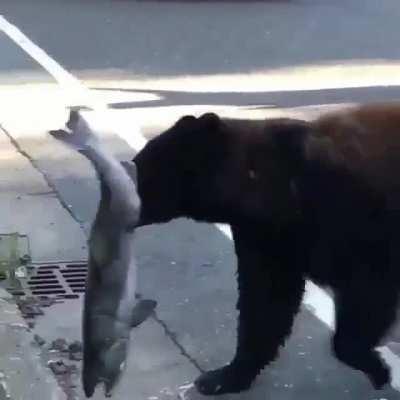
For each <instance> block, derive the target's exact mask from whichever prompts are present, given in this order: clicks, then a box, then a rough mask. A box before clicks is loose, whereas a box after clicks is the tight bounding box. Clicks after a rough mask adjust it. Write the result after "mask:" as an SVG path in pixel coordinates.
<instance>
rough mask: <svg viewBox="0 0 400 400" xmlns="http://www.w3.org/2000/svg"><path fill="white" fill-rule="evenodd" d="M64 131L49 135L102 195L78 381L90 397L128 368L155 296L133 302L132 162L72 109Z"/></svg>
mask: <svg viewBox="0 0 400 400" xmlns="http://www.w3.org/2000/svg"><path fill="white" fill-rule="evenodd" d="M67 127H68V128H69V130H70V132H68V131H65V130H57V131H51V132H50V134H51V135H52V136H53V137H54V138H55V139H57V140H59V141H61V142H62V143H64V144H66V145H68V146H70V147H72V148H73V149H75V150H77V151H79V152H80V153H81V154H82V155H84V156H85V157H86V158H87V159H88V160H89V161H90V162H91V163H92V165H93V166H94V168H95V170H96V173H97V176H98V178H99V181H100V192H101V198H100V203H99V207H98V210H97V213H96V217H95V219H94V222H93V225H92V227H91V232H90V237H89V241H88V242H89V256H88V259H89V262H88V275H87V280H86V289H85V298H84V311H83V321H82V327H83V329H82V336H83V369H82V383H83V389H84V392H85V395H86V397H91V396H92V395H93V393H94V391H95V388H96V386H97V384H98V383H103V384H104V389H105V395H106V396H111V394H112V391H113V389H114V387H115V386H116V385H117V383H118V381H119V379H120V377H121V376H122V373H123V371H124V369H125V366H126V358H127V354H128V350H129V341H130V332H131V328H132V327H134V326H137V325H139V324H140V323H142V322H143V321H144V320H145V319H147V318H148V316H149V315H150V314H151V312H152V311H153V310H154V308H155V306H156V302H155V301H153V300H141V301H137V300H136V285H137V268H136V263H135V257H134V251H133V239H134V234H135V232H134V230H135V226H136V224H137V222H138V220H139V214H140V199H139V196H138V193H137V191H136V183H135V182H136V168H135V164H134V163H133V162H122V163H120V162H119V161H118V160H117V159H116V158H114V156H113V155H112V154H110V153H108V152H107V151H106V150H105V149H104V147H102V146H101V145H100V142H99V140H98V139H97V137H96V135H95V134H94V132H92V130H91V128H90V126H89V125H88V123H87V122H86V121H85V120H84V119H83V117H82V116H81V115H80V114H79V113H78V112H76V111H72V112H71V114H70V118H69V121H68V122H67Z"/></svg>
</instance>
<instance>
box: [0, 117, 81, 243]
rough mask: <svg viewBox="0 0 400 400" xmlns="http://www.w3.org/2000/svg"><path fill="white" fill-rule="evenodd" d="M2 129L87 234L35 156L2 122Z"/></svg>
mask: <svg viewBox="0 0 400 400" xmlns="http://www.w3.org/2000/svg"><path fill="white" fill-rule="evenodd" d="M0 130H1V131H2V132H3V133H4V134H5V135H6V136H7V138H8V140H9V141H10V143H11V144H12V145H13V146H14V148H15V150H16V151H17V152H18V153H19V154H21V155H22V156H23V157H24V158H26V159H27V160H28V161H29V163H30V164H31V165H32V167H33V168H34V169H35V170H36V171H37V172H38V173H39V174H40V175H41V176H42V178H43V179H44V181H45V182H46V184H47V186H48V187H49V188H50V189H51V191H52V192H51V193H54V195H55V197H56V198H57V200H58V201H59V203H60V205H61V207H62V208H64V210H65V211H67V213H68V214H69V215H70V216H71V217H72V219H73V220H74V221H75V222H76V223H77V224H78V225H79V227H80V228H81V229H82V231H83V233H84V235H85V236H87V235H86V233H85V229H84V225H83V221H81V220H80V219H79V218H78V216H77V215H76V214H75V213H74V212H73V210H72V208H71V207H69V206H68V204H67V203H66V202H65V201H64V199H63V198H62V196H61V194H60V192H59V191H58V190H57V187H56V185H54V184H53V182H52V181H51V179H50V178H49V176H48V175H47V174H46V173H45V172H44V171H42V170H41V169H40V167H39V165H38V164H37V162H36V161H35V159H34V158H33V157H31V156H30V155H29V154H28V153H27V152H26V151H25V150H24V149H23V148H22V147H21V146H20V145H19V143H18V141H17V140H15V139H14V138H13V136H12V135H11V133H10V132H9V131H8V130H7V129H6V128H5V127H4V126H3V125H2V124H1V123H0Z"/></svg>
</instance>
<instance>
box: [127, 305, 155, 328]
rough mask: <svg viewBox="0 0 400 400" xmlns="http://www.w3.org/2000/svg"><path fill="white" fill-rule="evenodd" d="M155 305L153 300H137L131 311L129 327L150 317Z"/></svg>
mask: <svg viewBox="0 0 400 400" xmlns="http://www.w3.org/2000/svg"><path fill="white" fill-rule="evenodd" d="M156 306H157V302H156V301H155V300H146V299H144V300H139V301H138V303H137V304H136V305H135V307H134V309H133V312H132V320H131V327H132V328H135V327H136V326H139V325H140V324H141V323H142V322H144V321H146V319H147V318H149V317H150V315H151V314H152V312H153V311H154V309H155V308H156Z"/></svg>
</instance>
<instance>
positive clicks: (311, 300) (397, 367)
mask: <svg viewBox="0 0 400 400" xmlns="http://www.w3.org/2000/svg"><path fill="white" fill-rule="evenodd" d="M0 30H1V31H3V32H4V33H5V34H6V35H7V36H8V37H9V38H10V39H11V40H13V41H14V42H15V43H16V44H17V45H18V46H19V47H21V48H22V49H23V50H24V51H25V52H26V53H27V54H29V55H30V56H31V57H32V58H33V59H34V60H35V61H36V62H37V63H38V64H40V65H41V66H42V67H43V68H44V69H45V70H46V71H47V72H48V73H49V74H50V75H51V76H52V77H53V78H54V79H55V80H56V81H57V82H58V84H59V85H60V86H61V87H62V88H63V89H64V90H65V91H66V94H67V95H69V96H71V97H72V99H73V102H76V100H77V99H79V100H80V103H81V104H82V105H86V106H89V107H90V108H92V109H93V110H94V111H101V112H103V113H105V112H106V111H107V105H106V104H105V103H104V102H102V101H101V99H100V98H99V97H97V96H96V95H95V93H94V92H93V91H90V90H89V89H88V88H87V87H86V86H85V85H84V84H83V83H82V82H81V81H80V80H79V79H77V78H76V77H75V76H73V75H72V74H71V73H70V72H68V71H67V70H66V69H64V68H63V67H62V66H61V65H60V64H59V63H57V62H56V61H55V60H54V59H53V58H51V57H50V56H49V55H48V54H47V53H46V52H45V51H44V50H43V49H41V48H40V47H39V46H38V45H36V44H35V43H34V42H32V41H31V40H30V39H29V38H28V37H27V36H26V35H25V34H24V33H23V32H22V31H21V30H20V29H18V28H17V27H16V26H15V25H13V24H11V23H10V22H8V21H7V20H6V19H5V18H4V16H2V15H0ZM72 104H74V103H72ZM70 105H71V104H70ZM103 115H104V114H103ZM100 118H101V117H100ZM117 133H120V132H117ZM121 137H122V139H124V140H125V141H126V142H127V143H128V144H129V145H130V146H131V147H132V148H133V149H134V150H135V151H139V150H140V149H142V148H143V147H144V145H145V144H146V142H147V140H146V138H145V137H144V136H143V135H142V134H141V133H140V132H139V130H138V132H136V134H130V135H127V134H124V135H121ZM215 226H216V227H217V228H218V229H219V230H220V231H221V232H222V233H223V234H224V235H225V236H226V237H227V238H229V239H230V240H232V232H231V229H230V227H229V226H228V225H222V224H215ZM303 304H304V305H305V306H306V308H307V309H308V310H309V311H310V312H311V313H313V314H314V315H315V316H316V317H317V318H318V319H319V320H320V321H322V322H323V323H324V324H325V325H327V326H328V327H329V328H330V329H334V325H335V322H334V315H335V314H334V303H333V300H332V298H331V297H330V296H329V294H328V293H326V291H325V290H323V289H321V288H319V287H318V286H316V285H315V284H314V283H312V282H310V281H308V282H307V286H306V293H305V296H304V299H303ZM379 351H380V352H381V355H382V357H383V358H384V359H385V360H386V362H387V363H388V364H389V365H390V366H391V368H392V375H393V376H392V382H391V384H392V387H393V388H394V389H396V390H399V391H400V358H399V357H398V356H397V355H396V354H394V353H393V352H392V351H391V350H390V349H389V348H388V347H387V346H383V347H381V348H379Z"/></svg>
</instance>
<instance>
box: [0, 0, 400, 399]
mask: <svg viewBox="0 0 400 400" xmlns="http://www.w3.org/2000/svg"><path fill="white" fill-rule="evenodd" d="M342 3H343V2H340V1H337V0H335V1H333V2H330V3H329V4H326V2H323V1H306V0H304V1H284V0H281V1H271V2H269V1H265V2H261V1H260V2H238V1H237V2H234V3H230V2H225V1H223V2H213V1H207V2H198V1H193V2H190V1H185V2H169V1H160V2H150V1H145V0H143V1H111V0H110V1H106V0H98V1H95V0H90V1H78V0H74V1H69V2H63V1H61V0H60V1H50V0H37V1H35V2H30V1H28V0H21V1H18V2H15V1H12V0H3V1H2V7H1V10H0V12H1V13H2V14H3V16H4V17H5V18H6V19H7V21H10V23H12V24H14V25H15V26H16V27H18V28H19V29H20V30H22V31H23V32H24V33H25V34H26V35H27V37H28V38H30V40H32V42H34V43H36V44H37V45H38V46H40V47H41V48H42V49H43V50H45V51H46V52H47V53H48V55H49V56H50V57H51V58H52V59H53V60H55V61H56V62H57V63H58V64H59V65H60V66H61V67H63V68H64V69H65V70H66V72H67V71H69V72H70V73H71V74H72V77H73V81H69V80H68V79H66V80H63V78H62V77H61V78H60V77H59V76H54V74H53V73H52V72H54V71H52V69H51V68H50V70H46V65H45V66H40V65H39V64H38V63H37V62H36V61H34V60H33V59H32V58H31V57H30V56H29V55H28V54H27V53H26V51H24V50H22V49H21V48H20V47H19V46H18V45H17V44H16V43H15V42H14V41H13V40H11V39H10V37H9V36H7V35H6V34H4V33H1V32H0V54H1V56H0V94H1V96H0V124H1V127H2V131H0V134H1V136H0V143H1V146H2V147H1V152H0V159H1V161H2V165H3V167H2V168H1V170H0V171H1V173H0V182H1V185H2V186H1V187H2V189H1V193H0V201H1V211H0V215H1V219H0V231H1V232H9V231H11V230H13V229H15V228H17V229H18V230H19V231H23V232H24V233H28V234H29V236H30V238H31V240H32V245H33V246H32V254H33V257H34V261H37V262H44V261H51V262H54V261H68V260H69V261H77V260H81V259H83V258H84V257H85V252H86V248H85V235H84V233H87V229H88V226H89V225H90V221H91V219H92V218H93V213H94V211H95V206H96V202H97V200H98V192H97V184H96V181H95V179H94V175H93V171H92V170H91V169H90V168H89V165H88V163H87V162H86V161H85V160H83V159H81V158H80V157H79V156H77V155H76V154H73V153H72V152H70V151H68V150H67V149H65V148H63V147H61V146H60V145H58V144H57V143H54V142H53V141H51V140H50V139H49V138H48V137H46V131H47V130H48V129H50V128H54V127H58V126H60V125H62V124H63V123H64V121H65V118H66V116H67V109H66V106H71V105H75V106H77V105H78V106H82V105H87V103H90V104H93V103H95V104H103V105H108V106H109V109H108V110H107V111H105V112H100V111H98V112H96V113H92V115H91V118H92V119H93V123H94V124H97V126H98V127H99V128H102V138H103V140H104V141H105V142H106V143H107V145H108V146H110V147H111V149H112V150H113V151H114V152H115V153H116V154H118V156H119V157H121V158H128V157H131V156H132V155H133V154H134V153H135V150H136V149H137V148H140V146H141V145H143V143H144V142H143V140H142V139H141V140H139V139H138V137H139V136H138V135H141V134H142V135H144V136H145V137H146V138H150V137H151V136H153V135H155V134H157V133H158V132H160V130H162V129H163V128H165V127H166V126H168V124H170V123H172V122H173V121H174V120H175V119H176V118H178V117H179V116H181V115H182V114H186V113H194V114H200V113H202V112H205V111H210V110H213V111H216V112H218V113H220V114H221V115H224V116H230V117H235V118H239V117H246V118H265V117H269V116H280V115H288V116H296V117H301V118H313V117H315V116H316V115H318V113H320V112H321V111H325V110H327V109H332V108H336V107H343V106H345V105H347V104H350V103H355V102H364V101H373V100H392V99H396V98H398V97H399V94H400V91H399V89H398V85H399V81H400V75H399V74H398V71H399V67H400V46H398V21H399V17H400V4H399V3H398V2H397V1H396V0H390V1H385V2H382V3H380V2H376V1H372V0H370V1H368V0H367V1H366V0H355V1H352V2H349V3H351V4H342ZM39 61H40V60H39ZM78 80H80V81H81V82H82V83H83V85H82V86H81V85H80V84H79V81H78ZM71 82H72V83H73V84H72V83H71ZM70 83H71V87H69V84H70ZM85 87H87V88H90V90H89V91H86V90H80V88H85ZM17 200H18V201H19V202H18V201H17ZM17 216H18V217H17ZM136 246H137V249H138V259H139V264H140V274H141V275H140V280H141V282H140V283H141V292H142V293H143V295H146V296H149V297H153V298H155V299H157V300H158V302H159V307H158V310H157V315H156V317H155V318H154V319H152V320H151V321H148V322H146V323H145V324H144V325H143V326H142V327H141V328H140V329H138V330H137V331H135V333H134V336H133V341H132V344H133V346H132V352H131V355H130V358H129V362H128V364H129V368H128V371H127V373H126V375H125V377H124V379H123V381H122V382H121V385H120V387H119V391H118V392H117V393H116V395H115V398H116V399H126V398H133V399H152V400H157V399H177V398H180V399H187V400H194V399H198V398H201V396H199V395H198V394H196V392H195V391H194V390H193V388H191V387H190V383H191V382H192V380H193V379H194V378H195V377H196V376H197V375H198V374H199V373H200V370H205V369H209V368H215V367H218V366H221V365H223V364H224V363H225V362H227V361H228V360H229V359H230V358H231V356H232V353H233V350H234V343H235V325H236V324H235V318H236V312H235V310H234V304H235V300H236V282H235V276H234V270H235V259H234V256H233V248H232V242H231V241H230V240H229V238H228V237H227V236H226V235H224V234H223V233H221V232H220V231H219V230H218V229H216V227H214V226H212V225H205V224H195V223H193V222H190V221H186V220H178V221H174V222H171V223H170V224H166V225H163V226H156V227H148V228H144V229H142V230H141V231H140V233H139V238H138V242H137V243H136ZM7 304H8V302H7ZM317 305H318V304H317ZM80 306H81V304H80V300H69V301H67V302H65V303H64V304H56V305H52V306H51V307H49V308H46V309H45V310H44V311H45V315H44V316H39V317H37V318H36V323H35V327H34V328H33V330H32V331H31V332H25V333H18V335H19V336H18V335H12V334H10V332H13V329H17V328H16V327H15V324H17V325H18V326H19V325H20V324H22V322H21V321H20V319H18V318H19V317H18V314H15V312H16V310H15V307H14V309H11V310H10V309H8V308H7V310H6V309H5V308H4V306H2V307H1V311H2V313H0V322H2V323H1V326H4V327H5V328H4V329H6V332H8V333H3V334H2V335H1V336H0V346H1V348H4V347H7V348H8V349H13V347H12V346H16V347H15V348H17V347H18V348H21V346H23V348H24V349H25V348H26V349H28V350H27V351H25V352H22V353H18V357H19V359H20V360H22V361H21V362H19V364H18V362H17V363H16V362H15V361H16V360H13V357H12V354H11V353H12V351H10V350H9V351H8V352H7V353H6V354H5V355H4V356H3V357H2V358H1V359H0V369H1V371H3V373H4V376H3V375H1V379H0V381H1V382H0V383H1V385H0V386H1V387H3V386H4V387H5V388H6V389H7V390H8V391H9V392H10V396H11V397H12V398H15V399H17V398H20V399H23V400H25V399H30V398H32V399H36V398H37V399H47V398H48V399H57V400H58V399H62V398H63V396H64V397H67V398H69V399H72V398H77V397H78V398H83V397H82V393H81V390H80V386H79V381H78V380H77V378H76V377H75V376H74V375H72V376H71V377H70V378H68V379H64V378H63V379H60V376H57V375H55V376H54V375H53V373H52V372H51V371H50V370H49V369H48V368H47V366H46V362H47V361H48V360H49V358H51V357H53V358H54V357H55V358H57V357H58V355H56V354H54V353H51V352H49V351H48V347H47V346H48V344H49V343H50V342H51V341H52V340H54V339H56V338H64V339H66V340H67V341H68V342H72V341H74V340H76V339H80V314H81V310H80ZM320 306H321V307H323V306H322V305H320ZM6 311H7V312H6ZM10 313H11V314H13V315H15V318H17V319H18V321H17V322H15V321H14V320H13V321H12V322H10V320H9V319H6V317H7V316H9V315H10ZM316 315H317V316H318V310H317V312H316V310H313V309H312V308H309V309H307V307H304V309H303V311H302V312H301V314H300V315H299V318H298V320H297V321H296V325H295V329H294V333H293V336H292V338H291V339H290V340H289V342H288V344H287V346H286V347H285V348H284V349H283V350H282V352H281V357H280V358H279V360H278V361H277V362H276V363H274V364H273V365H272V366H271V367H270V368H268V369H267V370H266V371H265V372H264V373H263V374H262V375H261V376H260V377H259V379H258V380H257V381H256V383H255V385H254V387H253V388H252V389H251V390H250V391H248V392H246V393H242V394H240V395H236V396H226V397H225V398H229V399H236V398H240V399H246V400H247V399H250V400H253V399H254V400H255V399H263V398H271V399H282V400H288V399H310V400H313V399H321V398H323V399H342V398H343V399H352V400H364V399H368V400H369V399H371V400H372V399H383V398H385V399H398V398H400V394H399V392H398V391H396V390H393V389H390V388H389V389H387V390H385V391H382V392H375V391H373V390H372V389H371V387H370V385H369V383H368V381H367V380H366V379H365V378H364V377H363V376H361V375H360V374H358V373H357V372H354V371H352V370H349V369H348V368H346V367H344V366H342V365H341V364H339V363H338V362H337V361H336V360H335V359H333V357H332V356H331V355H330V353H329V349H330V343H329V340H330V336H331V331H330V330H329V328H328V327H327V326H326V325H325V324H324V323H323V322H321V321H320V319H318V318H317V317H316ZM266 318H268V316H266ZM205 321H207V322H206V323H205ZM11 324H14V325H13V327H11ZM18 332H19V331H18ZM34 334H38V335H39V336H40V337H42V338H43V339H44V340H45V341H46V344H45V345H44V346H43V347H40V346H37V345H30V344H29V343H30V339H31V338H32V337H33V335H34ZM10 336H11V337H12V338H13V341H12V340H11V339H10ZM18 340H20V342H21V343H18ZM17 345H18V346H17ZM24 346H25V347H24ZM391 348H392V349H393V350H394V351H395V353H396V351H397V350H396V349H395V348H394V347H393V346H392V347H391ZM16 351H17V350H16ZM37 357H39V358H37ZM24 360H26V362H23V361H24ZM32 360H35V361H34V363H37V366H38V368H37V370H35V371H34V370H33V369H32V374H31V376H30V375H29V374H27V373H26V365H32V362H33V361H32ZM66 362H67V363H68V362H69V361H68V360H67V361H66ZM397 362H398V361H397V360H394V361H393V360H392V364H393V365H394V367H395V370H394V375H395V383H396V382H398V378H399V376H400V367H398V368H397V367H396V363H397ZM24 365H25V369H24V368H23V366H24ZM18 371H20V372H21V373H20V375H21V378H20V382H19V381H18V379H17V378H16V376H17V377H18V376H19V374H18ZM41 379H42V381H41ZM396 379H397V380H396ZM56 381H58V386H57V383H56ZM37 382H40V383H37ZM42 382H46V384H44V383H42ZM3 383H4V385H3ZM2 385H3V386H2ZM75 385H76V387H75V388H74V387H73V386H75ZM18 387H19V389H18ZM60 387H61V389H62V390H61V391H59V388H60ZM27 388H33V389H32V393H31V395H30V396H31V397H29V395H27V394H26V393H29V391H28V389H27ZM39 388H40V389H41V390H39ZM7 390H4V393H3V392H2V391H1V390H0V399H1V398H2V397H1V396H3V395H4V396H6V393H7ZM4 396H3V397H4ZM4 398H5V397H4ZM95 398H96V399H101V398H103V397H102V394H101V393H100V392H98V393H96V397H95Z"/></svg>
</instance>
